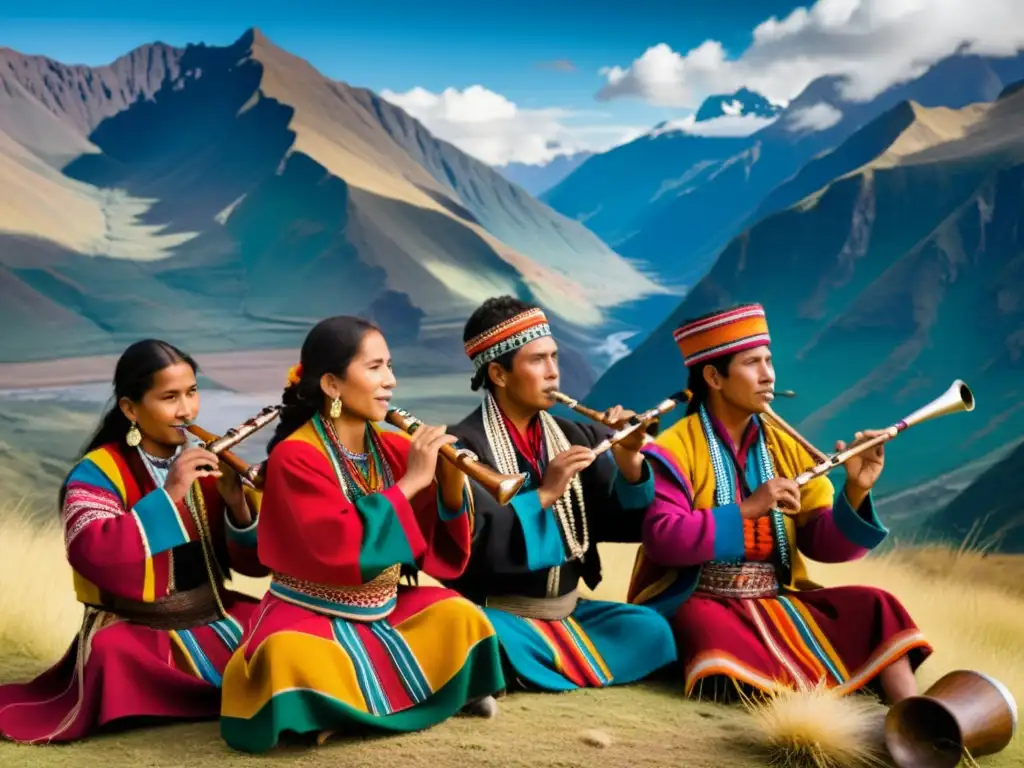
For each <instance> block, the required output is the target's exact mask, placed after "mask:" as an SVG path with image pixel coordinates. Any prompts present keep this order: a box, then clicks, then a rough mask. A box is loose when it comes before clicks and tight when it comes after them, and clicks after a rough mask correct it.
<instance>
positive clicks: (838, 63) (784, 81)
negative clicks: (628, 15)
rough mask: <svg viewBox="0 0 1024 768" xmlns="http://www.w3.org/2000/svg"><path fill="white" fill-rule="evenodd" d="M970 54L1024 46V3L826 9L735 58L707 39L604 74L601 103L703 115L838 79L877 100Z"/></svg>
mask: <svg viewBox="0 0 1024 768" xmlns="http://www.w3.org/2000/svg"><path fill="white" fill-rule="evenodd" d="M961 46H965V49H966V50H967V51H969V52H972V53H978V54H983V55H995V56H998V55H1011V54H1013V53H1015V52H1016V51H1017V50H1018V49H1019V48H1021V47H1024V13H1022V5H1021V0H818V2H816V3H815V4H814V5H813V6H812V7H811V8H810V9H809V10H808V9H807V8H797V9H796V10H794V11H793V12H792V13H790V14H789V15H788V16H786V17H785V18H783V19H778V18H776V17H775V16H772V17H771V18H769V19H768V20H766V21H764V22H762V23H761V24H760V25H758V26H757V28H756V29H754V32H753V42H752V43H751V45H750V47H749V48H747V50H746V51H744V52H743V54H742V55H741V56H739V57H738V58H735V59H729V58H727V56H726V52H725V49H724V47H723V46H722V44H721V43H720V42H717V41H715V40H707V41H705V42H703V43H701V45H699V46H697V47H696V48H694V49H693V50H691V51H688V52H687V53H686V54H680V53H677V52H676V51H673V50H672V49H671V48H670V47H669V46H668V45H666V44H665V43H659V44H658V45H655V46H652V47H651V48H648V49H647V50H646V51H644V53H643V55H641V56H640V57H639V58H638V59H636V60H635V61H633V63H632V64H630V65H629V66H626V67H621V66H609V67H603V68H602V69H601V70H600V74H601V75H602V76H604V78H605V80H606V83H605V85H604V86H603V87H602V88H601V90H600V91H599V92H598V94H597V98H598V99H599V100H609V99H615V98H621V97H635V98H641V99H644V100H645V101H648V102H650V103H652V104H657V105H661V106H668V107H679V108H690V109H695V108H697V107H698V106H699V105H700V103H701V101H702V100H703V99H704V98H705V97H706V96H707V95H708V94H711V93H731V92H733V91H735V90H736V89H737V88H739V87H740V86H744V85H745V86H747V87H749V88H752V89H753V90H755V91H757V92H759V93H761V94H763V95H764V96H766V97H767V98H769V99H770V100H772V101H775V102H786V101H789V100H791V99H792V98H793V97H795V96H797V95H798V94H799V93H800V91H802V90H803V89H804V88H805V87H806V86H807V85H808V83H810V82H811V81H812V80H814V79H815V78H817V77H820V76H822V75H827V74H836V75H846V76H848V78H849V80H848V81H847V83H846V84H845V85H844V86H843V88H842V90H841V95H842V96H843V97H844V98H847V99H851V100H867V99H870V98H872V97H874V96H875V95H877V94H878V93H880V92H881V91H883V90H885V89H886V88H887V87H888V86H890V85H892V84H893V83H897V82H901V81H904V80H907V79H909V78H912V77H915V76H918V75H920V74H921V73H922V72H924V71H925V70H926V69H927V68H928V67H929V66H931V65H932V64H934V63H935V62H936V61H938V60H939V59H941V58H943V57H945V56H948V55H950V54H952V53H954V52H955V51H956V50H957V49H958V48H960V47H961Z"/></svg>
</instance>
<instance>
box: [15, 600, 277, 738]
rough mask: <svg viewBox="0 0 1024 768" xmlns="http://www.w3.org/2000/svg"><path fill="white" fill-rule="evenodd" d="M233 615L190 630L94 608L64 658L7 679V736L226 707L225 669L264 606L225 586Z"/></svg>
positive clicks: (211, 712) (86, 730)
mask: <svg viewBox="0 0 1024 768" xmlns="http://www.w3.org/2000/svg"><path fill="white" fill-rule="evenodd" d="M222 596H223V599H224V603H225V607H226V608H227V610H228V614H229V616H230V618H228V619H221V620H219V621H216V622H214V623H212V624H207V625H204V626H199V627H194V628H192V629H187V630H173V631H168V630H159V629H150V628H149V627H145V626H142V625H139V624H131V623H129V622H127V621H124V620H121V619H119V618H117V617H116V616H114V615H113V614H110V613H107V612H106V611H95V610H89V611H88V612H87V613H86V617H85V620H84V621H83V624H82V630H81V631H80V632H79V634H78V637H76V638H75V639H74V641H72V643H71V647H70V648H69V649H68V651H67V653H65V654H64V656H63V658H61V660H60V661H58V662H57V664H56V665H54V666H53V667H51V668H50V669H48V670H47V671H45V672H43V673H42V674H41V675H39V676H38V677H37V678H35V679H34V680H31V681H29V682H26V683H12V684H9V685H2V686H0V737H4V738H7V739H11V740H14V741H19V742H24V743H31V744H40V743H55V742H67V741H75V740H77V739H81V738H83V737H85V736H87V735H89V734H90V733H92V732H93V731H95V730H96V729H97V728H99V727H100V726H104V725H106V724H108V723H113V722H114V721H118V720H123V719H124V718H135V717H141V718H151V717H154V718H171V719H183V720H185V719H203V718H214V717H217V716H218V715H219V714H220V685H221V675H222V674H223V672H224V668H225V666H227V663H228V659H230V658H231V654H232V653H233V652H234V650H235V648H237V647H238V644H239V642H240V641H241V639H242V637H243V635H244V634H245V632H246V631H247V630H248V628H249V620H250V618H251V617H252V616H253V614H254V613H255V611H256V609H257V607H258V606H259V603H258V601H256V600H255V599H253V598H250V597H247V596H244V595H240V594H237V593H234V592H230V591H228V590H224V591H223V592H222Z"/></svg>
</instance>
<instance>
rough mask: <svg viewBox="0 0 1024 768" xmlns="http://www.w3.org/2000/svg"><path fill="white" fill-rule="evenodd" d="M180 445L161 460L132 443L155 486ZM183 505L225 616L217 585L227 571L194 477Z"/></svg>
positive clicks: (171, 582)
mask: <svg viewBox="0 0 1024 768" xmlns="http://www.w3.org/2000/svg"><path fill="white" fill-rule="evenodd" d="M183 449H184V446H178V449H177V450H176V451H175V452H174V455H173V456H171V457H170V458H167V459H161V458H159V457H157V456H153V455H151V454H149V453H146V451H144V450H142V446H136V448H135V450H136V451H138V453H139V456H140V457H142V463H143V465H144V466H145V467H146V471H147V472H148V473H149V476H150V477H151V478H153V482H154V483H155V484H156V487H157V488H163V487H164V484H165V483H166V482H167V475H168V474H169V473H170V471H171V465H172V464H173V463H174V460H175V459H177V458H178V456H179V455H180V454H181V452H182V450H183ZM185 508H186V509H188V513H189V517H191V518H192V524H193V525H195V527H196V531H198V533H199V547H200V550H201V551H202V553H203V565H204V567H205V568H206V577H207V578H208V579H209V580H210V587H211V588H212V589H213V599H214V602H215V603H216V604H217V611H218V612H219V613H220V616H221V618H224V619H226V618H228V611H227V608H226V607H225V605H224V601H223V599H222V598H221V595H220V589H219V588H218V585H220V584H223V583H224V580H225V579H226V578H227V574H226V573H225V572H224V568H223V567H222V566H221V564H220V560H218V559H217V553H216V552H215V551H214V547H213V532H212V531H211V530H210V516H209V513H208V512H207V510H206V501H205V499H203V491H202V486H200V484H199V481H198V480H196V481H195V482H193V483H192V485H191V486H190V487H189V489H188V492H187V493H186V494H185ZM168 557H169V558H170V569H169V571H170V572H169V574H168V579H169V583H168V586H169V587H170V588H171V589H172V590H173V589H174V550H173V549H172V550H170V551H169V552H168Z"/></svg>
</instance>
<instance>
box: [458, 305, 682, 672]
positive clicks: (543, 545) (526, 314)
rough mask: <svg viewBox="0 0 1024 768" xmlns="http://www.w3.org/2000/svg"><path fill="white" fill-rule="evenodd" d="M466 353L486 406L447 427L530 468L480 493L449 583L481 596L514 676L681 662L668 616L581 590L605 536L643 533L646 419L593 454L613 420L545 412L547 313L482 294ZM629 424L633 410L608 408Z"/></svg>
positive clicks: (549, 381)
mask: <svg viewBox="0 0 1024 768" xmlns="http://www.w3.org/2000/svg"><path fill="white" fill-rule="evenodd" d="M464 339H465V342H466V352H467V354H468V355H469V357H470V359H471V360H472V362H473V366H474V368H475V369H476V374H475V376H474V378H473V382H472V388H473V389H474V390H478V389H480V387H483V388H484V392H485V395H484V402H483V405H482V406H480V407H478V408H477V409H475V410H474V411H473V412H472V413H471V414H469V415H468V416H467V417H466V418H465V419H464V420H463V421H462V422H461V423H459V424H458V425H456V426H455V427H454V428H452V429H451V430H450V431H451V432H452V433H453V434H455V435H457V436H458V438H459V442H460V445H461V446H462V447H464V448H467V449H469V450H470V451H472V452H473V453H475V454H476V455H477V456H479V457H480V459H481V461H483V462H484V463H485V464H489V465H490V466H492V467H494V468H495V469H497V470H498V471H500V472H502V473H505V474H518V473H521V472H525V473H526V474H527V475H528V479H527V481H526V483H525V484H524V485H523V487H522V488H521V489H520V491H519V492H518V494H517V495H516V496H515V497H514V498H513V499H512V501H511V502H510V503H509V504H508V505H506V506H501V505H499V504H498V503H497V502H496V501H495V500H494V499H493V498H492V497H491V496H489V495H488V494H486V493H484V492H478V493H476V494H475V497H476V520H477V522H476V532H475V533H474V543H473V555H472V558H471V560H470V564H469V567H468V568H467V569H466V571H465V573H464V574H462V576H461V577H460V578H458V579H452V580H449V581H448V582H447V583H448V584H449V585H450V586H452V587H453V588H454V589H457V590H458V591H459V592H461V593H462V594H464V595H466V596H467V597H468V598H470V599H471V600H473V601H474V602H476V603H478V604H479V605H482V606H484V610H485V612H486V613H487V616H488V617H489V618H490V620H491V622H492V623H493V624H494V627H495V629H496V630H497V632H498V637H499V638H500V640H501V646H502V650H503V651H504V656H505V660H506V662H507V663H508V665H509V667H510V668H511V670H512V672H511V673H510V676H512V677H514V679H516V681H517V682H518V684H519V685H520V686H521V687H523V688H527V689H534V690H547V691H567V690H572V689H576V688H581V687H592V688H601V687H605V686H608V685H616V684H622V683H629V682H633V681H636V680H639V679H641V678H643V677H646V676H647V675H649V674H650V673H652V672H654V671H655V670H657V669H659V668H661V667H663V666H665V665H667V664H669V663H671V662H673V661H675V648H674V642H673V638H672V633H671V629H670V627H669V625H668V623H667V622H666V621H665V620H664V619H663V618H662V617H660V616H659V615H658V614H657V613H656V612H654V611H653V610H650V609H648V608H641V607H638V606H631V605H626V604H625V603H622V602H605V601H601V600H589V599H582V598H581V597H580V596H579V593H578V591H577V590H578V587H579V583H580V580H581V579H582V580H583V582H584V583H585V584H586V585H587V586H588V587H590V588H591V589H596V588H597V586H598V584H599V583H600V581H601V560H600V557H599V555H598V550H597V544H598V543H600V542H639V540H640V531H641V524H642V520H643V512H644V509H646V507H647V505H648V504H649V503H650V502H651V501H652V500H653V492H654V488H653V483H652V477H651V472H650V468H649V467H648V466H647V462H645V461H644V460H643V457H642V456H641V455H640V453H639V452H638V449H639V447H640V445H641V444H642V440H643V434H642V432H643V430H638V431H637V433H636V434H635V436H631V437H630V438H629V439H628V440H626V441H623V442H621V443H618V444H617V445H616V446H614V447H613V448H612V449H611V451H610V454H611V455H601V456H599V457H595V454H594V452H593V451H592V450H591V449H592V448H593V447H594V446H596V445H597V444H598V443H599V442H600V441H601V440H602V439H603V438H604V437H606V436H607V435H609V434H611V430H609V429H607V428H605V427H603V426H598V425H595V424H582V423H577V422H575V421H569V420H567V419H562V418H556V417H552V416H551V415H550V414H549V413H548V412H547V411H548V409H549V408H550V407H551V406H552V405H553V403H554V401H553V400H552V399H551V397H550V395H549V392H551V391H552V390H556V389H557V388H558V383H559V370H558V359H557V355H558V346H557V344H556V343H555V341H554V339H553V338H552V337H551V331H550V328H549V326H548V324H547V321H546V320H545V317H544V314H543V312H542V311H541V310H540V309H538V308H536V307H532V306H530V305H528V304H524V303H523V302H521V301H518V300H516V299H514V298H512V297H508V296H506V297H501V298H494V299H489V300H487V301H486V302H484V304H483V305H482V306H481V307H479V308H478V309H477V310H476V311H475V312H474V313H473V315H472V316H471V317H470V318H469V321H468V322H467V323H466V327H465V332H464ZM608 415H609V416H611V418H612V419H613V420H614V423H618V424H620V425H624V424H625V421H626V419H628V418H629V417H630V416H631V415H632V412H631V411H626V410H623V409H621V408H618V407H616V408H614V409H612V410H611V411H609V412H608Z"/></svg>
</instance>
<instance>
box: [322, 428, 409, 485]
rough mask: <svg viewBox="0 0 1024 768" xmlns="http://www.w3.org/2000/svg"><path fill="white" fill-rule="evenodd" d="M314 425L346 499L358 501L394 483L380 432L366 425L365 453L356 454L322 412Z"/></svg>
mask: <svg viewBox="0 0 1024 768" xmlns="http://www.w3.org/2000/svg"><path fill="white" fill-rule="evenodd" d="M313 427H314V428H315V429H316V431H317V434H318V435H319V437H320V439H321V440H322V441H323V444H324V446H326V448H327V456H328V458H330V460H331V466H332V467H333V468H334V474H335V476H336V477H337V478H338V484H339V485H340V486H341V490H342V493H344V494H345V498H346V499H348V500H349V501H355V500H356V499H359V498H362V497H363V496H368V495H370V494H371V493H376V492H378V491H381V490H384V489H385V488H390V487H391V486H392V485H394V482H395V480H394V476H393V474H392V472H391V466H390V465H389V464H388V462H387V460H386V459H385V458H384V453H383V451H382V450H381V442H380V435H378V434H377V432H376V430H374V429H372V428H371V427H370V424H369V423H367V424H366V446H367V448H368V450H367V452H366V453H353V452H351V451H349V450H348V449H347V448H345V446H344V445H342V444H341V440H339V439H338V433H337V432H336V431H335V429H334V424H333V423H331V421H330V420H329V419H324V418H323V417H322V416H321V415H320V414H319V413H317V414H316V415H315V416H314V417H313Z"/></svg>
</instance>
